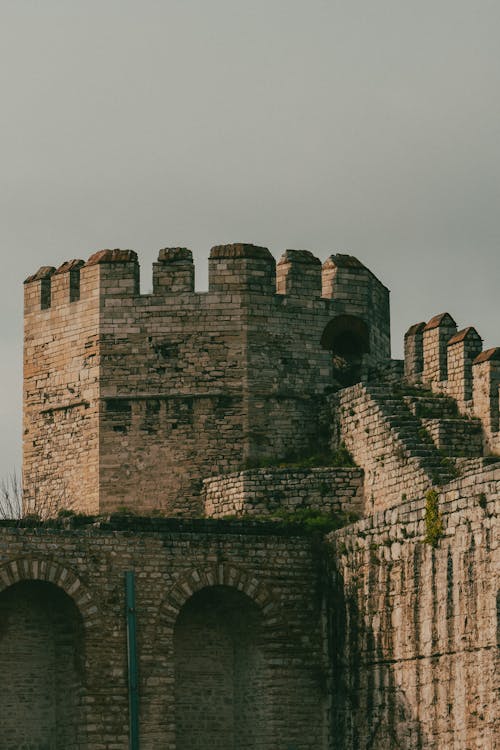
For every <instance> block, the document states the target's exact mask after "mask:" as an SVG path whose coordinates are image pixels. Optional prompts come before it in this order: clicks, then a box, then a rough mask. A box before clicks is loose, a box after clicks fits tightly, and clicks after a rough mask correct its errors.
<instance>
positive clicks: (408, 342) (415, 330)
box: [404, 322, 425, 381]
mask: <svg viewBox="0 0 500 750" xmlns="http://www.w3.org/2000/svg"><path fill="white" fill-rule="evenodd" d="M424 328H425V323H423V322H422V323H415V324H414V325H412V326H410V327H409V328H408V330H407V331H406V333H405V344H404V347H405V348H404V351H405V354H404V362H405V364H404V367H405V370H404V373H405V378H407V379H409V380H410V379H414V380H417V381H418V380H420V378H421V377H422V372H423V369H424Z"/></svg>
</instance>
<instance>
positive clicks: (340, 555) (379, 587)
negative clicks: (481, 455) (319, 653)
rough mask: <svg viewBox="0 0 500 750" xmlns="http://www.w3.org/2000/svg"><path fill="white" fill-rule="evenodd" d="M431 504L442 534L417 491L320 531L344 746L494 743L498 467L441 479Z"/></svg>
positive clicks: (497, 727) (337, 724) (353, 749)
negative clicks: (328, 568) (326, 544)
mask: <svg viewBox="0 0 500 750" xmlns="http://www.w3.org/2000/svg"><path fill="white" fill-rule="evenodd" d="M437 509H438V517H437V521H438V524H442V536H441V535H440V533H439V528H436V526H435V522H433V521H432V516H431V517H430V518H429V519H428V521H427V523H426V500H425V498H419V499H417V500H414V501H412V502H405V503H401V504H400V505H399V506H398V507H396V508H393V509H391V510H387V511H384V512H380V513H376V514H374V515H373V516H371V517H368V518H366V519H364V520H362V521H359V522H358V523H356V524H354V525H353V526H351V527H349V528H346V529H342V530H340V531H337V532H334V533H333V534H332V535H331V536H330V542H331V544H332V552H333V560H332V582H333V590H332V606H331V608H330V612H331V615H332V621H331V630H330V634H331V643H332V652H333V654H334V661H333V685H332V693H333V695H334V706H333V711H332V732H333V736H335V737H336V741H337V743H338V746H339V747H342V748H344V750H357V748H360V747H371V748H388V749H389V750H396V749H399V748H405V750H424V749H425V750H443V749H444V748H463V749H464V750H465V748H489V749H490V750H493V748H494V747H495V746H496V742H497V739H496V738H498V736H499V732H500V715H499V712H498V701H497V695H498V675H499V666H500V665H499V661H498V632H499V630H498V628H499V620H498V617H499V615H498V606H499V591H498V570H499V565H500V557H499V549H500V547H499V544H498V531H499V529H498V520H497V519H498V511H499V509H500V463H497V464H494V465H491V466H486V467H484V468H483V469H482V470H480V471H476V472H474V473H471V474H469V475H466V476H464V477H462V478H460V479H458V480H456V481H454V482H452V483H450V484H449V485H448V486H447V487H446V488H445V489H444V490H443V492H441V493H440V494H439V496H438V499H437ZM429 523H430V525H431V527H432V526H434V529H433V528H431V529H429V528H428V524H429ZM429 531H430V532H431V535H432V533H435V532H436V531H438V534H437V537H434V539H435V544H436V546H432V545H431V544H428V543H425V537H426V534H428V533H429ZM340 599H342V601H343V604H342V605H341V604H340V601H339V600H340Z"/></svg>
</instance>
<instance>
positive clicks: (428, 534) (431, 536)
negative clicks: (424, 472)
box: [424, 489, 444, 547]
mask: <svg viewBox="0 0 500 750" xmlns="http://www.w3.org/2000/svg"><path fill="white" fill-rule="evenodd" d="M438 500H439V495H438V493H437V492H436V490H434V489H432V490H429V491H428V492H427V494H426V496H425V537H424V542H425V543H426V544H430V545H431V547H437V545H438V542H439V540H440V539H441V537H442V536H443V535H444V528H443V519H442V516H441V513H440V512H439V505H438Z"/></svg>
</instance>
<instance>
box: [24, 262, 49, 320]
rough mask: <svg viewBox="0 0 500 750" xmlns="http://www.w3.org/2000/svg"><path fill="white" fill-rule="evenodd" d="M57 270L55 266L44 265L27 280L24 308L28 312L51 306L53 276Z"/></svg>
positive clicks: (25, 283)
mask: <svg viewBox="0 0 500 750" xmlns="http://www.w3.org/2000/svg"><path fill="white" fill-rule="evenodd" d="M55 272H56V269H55V267H54V266H42V267H41V268H39V269H38V271H37V272H36V273H35V274H33V275H32V276H28V278H27V279H26V280H25V282H24V309H25V313H26V314H29V313H31V312H37V311H38V310H47V309H48V308H49V307H50V306H51V297H52V294H51V290H52V276H53V275H54V274H55Z"/></svg>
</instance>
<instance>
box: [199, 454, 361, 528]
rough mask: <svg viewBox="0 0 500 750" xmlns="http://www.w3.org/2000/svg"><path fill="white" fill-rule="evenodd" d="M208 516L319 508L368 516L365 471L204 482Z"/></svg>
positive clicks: (278, 473) (244, 474) (259, 474)
mask: <svg viewBox="0 0 500 750" xmlns="http://www.w3.org/2000/svg"><path fill="white" fill-rule="evenodd" d="M203 497H204V503H205V514H206V515H207V516H208V517H210V518H223V517H224V516H232V515H238V516H252V515H254V516H267V515H273V512H274V513H276V512H285V513H295V512H297V511H304V510H315V511H318V513H323V514H327V515H329V514H332V515H333V514H335V513H355V514H361V513H362V512H363V509H364V508H363V506H364V502H363V471H362V470H361V469H357V468H353V469H350V468H341V469H340V468H339V469H337V468H330V467H321V468H315V469H286V468H285V469H276V468H270V469H249V470H247V471H241V472H235V473H232V474H226V475H225V476H222V477H212V478H210V479H205V480H204V482H203Z"/></svg>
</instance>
